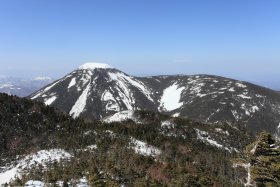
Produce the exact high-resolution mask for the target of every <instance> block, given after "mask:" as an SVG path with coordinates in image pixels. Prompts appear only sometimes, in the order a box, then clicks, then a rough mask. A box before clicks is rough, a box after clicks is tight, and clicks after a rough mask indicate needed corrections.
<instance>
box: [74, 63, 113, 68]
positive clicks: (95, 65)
mask: <svg viewBox="0 0 280 187" xmlns="http://www.w3.org/2000/svg"><path fill="white" fill-rule="evenodd" d="M79 69H86V70H94V69H113V67H111V66H110V65H108V64H103V63H98V62H87V63H85V64H83V65H81V66H80V67H79Z"/></svg>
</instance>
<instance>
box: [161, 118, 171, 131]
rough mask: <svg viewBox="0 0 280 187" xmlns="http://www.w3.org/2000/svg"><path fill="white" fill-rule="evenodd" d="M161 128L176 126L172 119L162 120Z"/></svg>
mask: <svg viewBox="0 0 280 187" xmlns="http://www.w3.org/2000/svg"><path fill="white" fill-rule="evenodd" d="M160 126H161V128H168V129H172V128H174V126H175V125H174V123H172V122H171V121H168V120H167V121H162V122H161V125H160Z"/></svg>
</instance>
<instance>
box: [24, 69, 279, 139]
mask: <svg viewBox="0 0 280 187" xmlns="http://www.w3.org/2000/svg"><path fill="white" fill-rule="evenodd" d="M29 98H31V99H32V100H37V101H42V102H44V103H45V104H47V105H51V106H55V107H57V108H59V109H61V110H63V111H64V112H66V113H69V114H70V115H71V116H73V117H74V118H76V117H80V116H81V117H86V118H97V119H102V118H104V117H107V116H110V115H112V114H114V113H117V112H120V111H124V110H137V109H142V110H143V109H146V110H151V111H159V112H162V113H166V114H169V115H173V116H180V117H189V118H192V119H196V120H199V121H203V122H206V123H208V122H209V123H213V122H214V123H215V122H219V121H226V122H229V123H231V124H237V123H238V124H242V125H245V126H247V127H248V128H249V129H250V130H251V131H253V132H260V131H262V130H266V131H269V132H271V133H273V134H275V135H278V136H279V135H280V132H279V131H278V124H279V122H280V94H279V93H277V92H275V91H273V90H270V89H267V88H264V87H260V86H257V85H254V84H251V83H247V82H242V81H237V80H233V79H228V78H224V77H218V76H211V75H194V76H187V75H177V76H152V77H132V76H129V75H127V74H125V73H123V72H121V71H119V70H117V69H114V68H112V67H110V66H108V65H101V66H100V64H99V65H96V64H90V66H81V67H80V68H78V69H76V70H74V71H73V72H71V73H70V74H68V75H67V76H65V77H63V78H62V79H59V80H57V81H55V82H54V83H52V84H50V85H48V86H46V87H44V88H43V89H41V90H39V91H38V92H36V93H34V94H32V95H31V96H29Z"/></svg>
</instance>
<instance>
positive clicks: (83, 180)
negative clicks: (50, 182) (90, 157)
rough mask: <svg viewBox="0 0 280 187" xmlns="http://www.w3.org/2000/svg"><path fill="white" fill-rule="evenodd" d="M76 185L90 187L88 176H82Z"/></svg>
mask: <svg viewBox="0 0 280 187" xmlns="http://www.w3.org/2000/svg"><path fill="white" fill-rule="evenodd" d="M76 187H89V185H88V181H87V179H86V177H83V178H81V179H80V180H79V183H78V184H77V185H76Z"/></svg>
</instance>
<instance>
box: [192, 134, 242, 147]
mask: <svg viewBox="0 0 280 187" xmlns="http://www.w3.org/2000/svg"><path fill="white" fill-rule="evenodd" d="M195 131H196V133H197V138H198V139H199V140H201V141H202V142H204V143H207V144H210V145H212V146H215V147H217V148H220V149H224V150H226V151H228V152H232V150H234V151H236V152H238V150H236V149H235V148H231V147H230V148H228V147H225V146H223V145H221V144H219V143H218V142H217V141H215V140H213V138H211V136H209V134H208V132H205V131H202V130H199V129H195Z"/></svg>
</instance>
